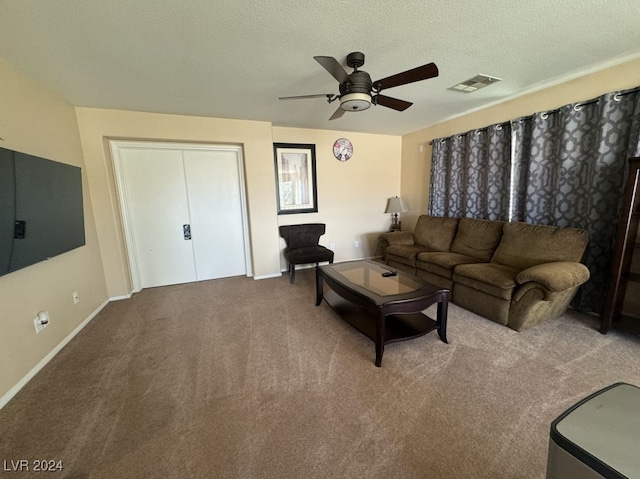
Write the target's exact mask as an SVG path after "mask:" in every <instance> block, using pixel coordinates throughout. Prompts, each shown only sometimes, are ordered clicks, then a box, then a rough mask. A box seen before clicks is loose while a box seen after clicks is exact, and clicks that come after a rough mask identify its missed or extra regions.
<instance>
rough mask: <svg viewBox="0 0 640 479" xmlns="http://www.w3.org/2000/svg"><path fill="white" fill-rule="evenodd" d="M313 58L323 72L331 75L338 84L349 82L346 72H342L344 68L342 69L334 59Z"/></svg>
mask: <svg viewBox="0 0 640 479" xmlns="http://www.w3.org/2000/svg"><path fill="white" fill-rule="evenodd" d="M313 58H314V59H315V60H316V61H317V62H318V63H319V64H320V65H322V66H323V67H324V69H325V70H327V71H328V72H329V73H331V75H333V78H335V79H336V80H338V81H339V82H340V83H344V82H348V81H349V75H348V74H347V72H346V71H344V68H342V65H340V63H338V60H336V59H335V58H333V57H322V56H319V57H313Z"/></svg>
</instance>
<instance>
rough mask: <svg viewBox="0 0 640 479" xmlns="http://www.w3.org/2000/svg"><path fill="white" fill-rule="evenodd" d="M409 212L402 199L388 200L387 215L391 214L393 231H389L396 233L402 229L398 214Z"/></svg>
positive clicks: (396, 197)
mask: <svg viewBox="0 0 640 479" xmlns="http://www.w3.org/2000/svg"><path fill="white" fill-rule="evenodd" d="M407 211H409V210H408V209H407V205H405V204H404V201H403V200H402V198H400V197H398V196H394V197H393V198H389V199H388V200H387V209H386V210H385V211H384V212H385V213H391V229H390V230H389V231H396V230H399V229H400V222H399V221H398V213H405V212H407Z"/></svg>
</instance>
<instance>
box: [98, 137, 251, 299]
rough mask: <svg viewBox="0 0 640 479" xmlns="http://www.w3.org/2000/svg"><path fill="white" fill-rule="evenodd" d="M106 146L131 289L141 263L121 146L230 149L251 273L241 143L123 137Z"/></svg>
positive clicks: (135, 285) (138, 288)
mask: <svg viewBox="0 0 640 479" xmlns="http://www.w3.org/2000/svg"><path fill="white" fill-rule="evenodd" d="M109 147H110V149H111V158H112V160H113V168H114V173H115V180H116V190H117V193H118V201H119V205H120V212H121V215H122V218H121V219H122V226H123V230H124V231H123V233H124V242H125V248H126V253H127V259H128V262H129V272H130V275H131V286H132V288H133V292H134V293H136V292H139V291H141V289H142V287H141V280H140V266H139V262H138V255H137V249H136V244H135V237H134V234H133V231H134V230H133V227H134V225H133V220H132V214H131V209H130V206H129V205H130V201H129V198H128V196H127V188H126V187H125V186H126V184H127V183H126V175H125V172H124V166H123V156H122V154H121V152H122V150H123V149H169V150H180V151H184V150H206V151H230V152H233V153H235V154H236V158H237V159H238V178H239V181H240V203H241V210H242V226H243V233H244V256H245V265H246V275H247V276H253V271H252V268H251V265H252V261H251V248H250V246H249V245H250V242H249V220H248V213H247V197H246V188H245V176H244V158H243V156H242V147H241V146H238V145H216V144H191V143H168V142H167V143H165V142H153V141H131V140H128V141H125V140H110V141H109Z"/></svg>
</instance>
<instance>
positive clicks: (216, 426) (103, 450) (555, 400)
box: [0, 270, 640, 479]
mask: <svg viewBox="0 0 640 479" xmlns="http://www.w3.org/2000/svg"><path fill="white" fill-rule="evenodd" d="M314 303H315V293H314V275H313V270H302V271H299V272H298V273H297V278H296V284H295V285H291V284H289V278H288V276H283V277H282V278H274V279H266V280H261V281H254V280H253V279H250V278H245V277H236V278H227V279H222V280H213V281H204V282H199V283H192V284H187V285H176V286H168V287H162V288H150V289H145V290H143V291H141V292H140V293H137V294H135V295H134V296H133V297H132V298H131V299H128V300H123V301H117V302H112V303H110V304H109V305H107V307H106V308H105V309H103V310H102V311H101V312H100V313H99V314H98V315H97V316H96V317H95V318H94V319H93V321H92V322H91V323H90V324H88V325H87V327H86V328H85V329H84V330H83V331H82V332H81V333H80V334H78V336H76V338H75V339H74V340H73V341H71V342H70V343H69V344H68V345H67V346H66V347H65V348H64V349H63V350H62V351H61V352H60V353H59V354H58V355H57V356H56V357H55V358H54V359H53V360H52V361H51V362H50V363H49V364H48V365H47V366H45V367H44V368H43V369H42V370H41V371H40V372H39V373H38V374H37V375H36V376H35V377H34V378H33V379H32V380H31V381H30V382H29V383H28V384H27V385H26V386H25V387H24V388H23V389H22V390H21V391H20V392H19V393H18V394H17V395H16V396H15V397H14V398H13V399H12V400H11V401H10V402H9V403H8V404H7V405H6V406H5V407H4V408H3V409H2V410H0V465H3V464H4V465H5V466H9V467H11V465H12V464H14V463H15V462H16V461H19V460H27V461H30V464H31V465H33V461H34V460H42V459H48V460H55V461H62V465H63V467H64V469H63V470H62V471H57V472H56V473H49V477H67V478H189V477H202V478H360V477H367V478H388V477H394V478H431V479H439V478H474V479H484V478H487V479H489V478H491V479H498V478H528V479H531V478H534V479H535V478H541V479H542V478H544V477H545V472H546V461H547V448H548V441H549V427H550V424H551V422H552V421H553V419H555V418H556V417H557V416H558V415H560V414H561V413H562V412H563V411H565V410H566V409H567V408H568V407H570V406H571V405H573V404H574V403H576V402H577V401H578V400H580V399H582V398H583V397H585V396H587V395H588V394H591V393H593V392H595V391H597V390H599V389H601V388H603V387H605V386H608V385H610V384H612V383H614V382H618V381H623V382H628V383H632V384H636V385H640V368H639V367H638V356H639V353H640V338H638V337H635V336H630V335H625V334H622V333H619V332H617V331H612V332H610V333H609V334H607V335H602V334H600V333H598V332H597V330H596V327H597V318H594V317H591V316H588V315H584V314H580V313H577V312H572V311H569V312H567V313H566V314H565V315H564V316H563V317H561V318H559V319H556V320H553V321H550V322H547V323H543V324H541V325H539V326H537V327H535V328H533V329H530V330H528V331H524V332H521V333H517V332H515V331H512V330H510V329H508V328H507V327H505V326H502V325H499V324H496V323H493V322H491V321H489V320H487V319H484V318H481V317H479V316H477V315H474V314H472V313H470V312H468V311H466V310H464V309H462V308H459V307H457V306H456V305H453V304H451V305H450V307H449V322H448V334H447V336H448V339H449V344H445V343H443V342H441V341H440V339H439V338H438V336H437V334H436V332H435V331H434V332H431V333H429V334H428V335H426V336H423V337H420V338H417V339H413V340H410V341H406V342H400V343H393V344H390V345H387V346H386V348H385V353H384V358H383V362H382V368H376V367H375V366H374V359H375V352H374V344H373V342H371V341H370V340H369V339H368V338H366V337H364V336H363V335H361V334H360V333H358V332H357V331H355V330H354V329H353V328H351V327H350V326H349V325H348V324H347V323H345V322H344V321H342V320H341V319H340V318H338V317H337V316H336V314H335V313H334V312H333V311H332V310H331V308H330V307H329V306H328V305H327V304H326V303H322V304H321V305H320V306H318V307H316V306H315V305H314ZM428 312H429V313H430V314H431V315H432V316H434V315H435V307H433V308H430V309H429V310H428ZM10 461H13V462H10ZM5 468H6V467H5ZM41 476H42V474H34V473H33V472H32V471H30V472H29V473H27V472H23V473H19V472H7V471H2V470H1V469H0V477H2V478H5V477H6V478H7V479H8V478H14V477H15V478H18V477H41Z"/></svg>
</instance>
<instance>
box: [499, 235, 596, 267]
mask: <svg viewBox="0 0 640 479" xmlns="http://www.w3.org/2000/svg"><path fill="white" fill-rule="evenodd" d="M587 242H588V236H587V232H586V231H584V230H580V229H576V228H558V227H556V226H545V225H530V224H527V223H506V224H505V225H504V227H503V234H502V239H501V240H500V244H499V245H498V248H497V249H496V251H495V253H494V254H493V257H492V258H491V262H492V263H500V264H503V265H507V266H511V267H513V268H517V269H519V270H523V269H526V268H529V267H531V266H535V265H538V264H541V263H549V262H551V261H575V262H580V260H581V259H582V255H583V253H584V250H585V248H586V247H587Z"/></svg>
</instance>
